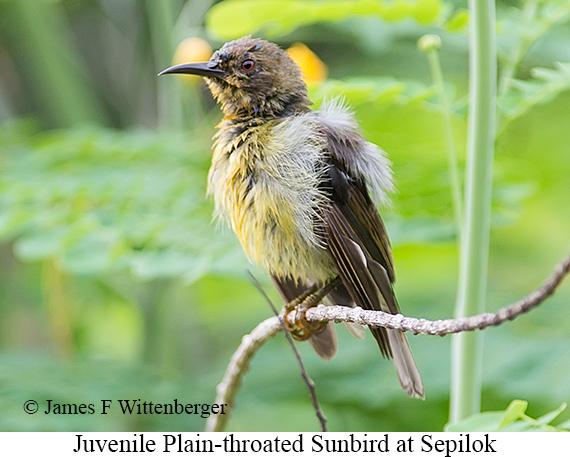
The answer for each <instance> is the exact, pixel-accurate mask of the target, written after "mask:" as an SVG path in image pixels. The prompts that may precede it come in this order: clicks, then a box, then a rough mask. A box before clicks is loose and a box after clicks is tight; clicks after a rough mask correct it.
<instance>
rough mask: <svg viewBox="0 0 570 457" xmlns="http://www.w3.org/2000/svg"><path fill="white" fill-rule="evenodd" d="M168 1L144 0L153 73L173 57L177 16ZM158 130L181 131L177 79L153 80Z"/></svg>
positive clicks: (174, 3) (173, 4) (164, 66)
mask: <svg viewBox="0 0 570 457" xmlns="http://www.w3.org/2000/svg"><path fill="white" fill-rule="evenodd" d="M175 5H177V2H173V1H171V0H147V2H146V9H147V12H148V20H149V23H150V33H151V42H152V48H153V55H154V62H155V64H156V65H157V68H156V69H155V70H156V72H157V73H158V72H159V71H161V70H163V69H165V68H166V67H169V66H170V65H171V63H172V56H173V54H174V49H175V43H174V41H175V40H174V35H175V33H174V18H175V15H176V14H177V13H176V12H175V11H174V6H175ZM156 84H157V103H158V126H159V127H160V128H162V129H174V130H178V129H180V128H181V127H182V97H181V96H180V81H179V80H178V78H157V82H156Z"/></svg>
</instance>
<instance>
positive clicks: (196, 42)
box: [172, 37, 213, 81]
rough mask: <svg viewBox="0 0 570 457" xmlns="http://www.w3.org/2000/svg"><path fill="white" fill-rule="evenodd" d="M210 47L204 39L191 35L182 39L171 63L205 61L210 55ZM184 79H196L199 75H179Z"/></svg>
mask: <svg viewBox="0 0 570 457" xmlns="http://www.w3.org/2000/svg"><path fill="white" fill-rule="evenodd" d="M212 52H213V51H212V48H211V46H210V45H209V44H208V42H207V41H206V40H203V39H202V38H198V37H191V38H186V39H185V40H182V41H181V42H180V44H179V45H178V47H177V48H176V51H175V52H174V57H173V59H172V63H173V65H179V64H182V63H191V62H205V61H207V60H210V57H212ZM181 76H182V77H183V78H184V79H185V80H186V81H198V80H199V79H201V78H200V77H199V76H194V75H181Z"/></svg>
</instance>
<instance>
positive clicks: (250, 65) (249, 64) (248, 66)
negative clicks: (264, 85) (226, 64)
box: [241, 59, 255, 72]
mask: <svg viewBox="0 0 570 457" xmlns="http://www.w3.org/2000/svg"><path fill="white" fill-rule="evenodd" d="M254 68H255V62H254V61H253V60H251V59H247V60H244V61H243V62H242V63H241V69H242V70H243V71H248V72H249V71H251V70H253V69H254Z"/></svg>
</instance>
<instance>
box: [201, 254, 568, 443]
mask: <svg viewBox="0 0 570 457" xmlns="http://www.w3.org/2000/svg"><path fill="white" fill-rule="evenodd" d="M569 272H570V255H568V257H566V258H565V259H564V261H562V262H561V263H560V264H559V265H558V266H557V267H556V269H555V271H554V273H553V274H552V276H551V277H550V278H548V279H547V280H546V281H545V282H544V284H543V285H542V286H541V287H539V288H538V289H536V290H535V291H534V292H532V293H531V294H529V295H527V296H526V297H524V298H523V299H521V300H519V301H517V302H515V303H513V304H511V305H509V306H506V307H504V308H501V309H500V310H499V311H498V312H497V313H482V314H477V315H476V316H471V317H464V318H460V319H444V320H437V321H429V320H427V319H418V318H415V317H405V316H402V315H401V314H395V315H394V314H388V313H384V312H382V311H366V310H363V309H362V308H348V307H345V306H324V305H319V306H317V307H316V308H311V309H309V310H307V312H306V315H305V317H306V318H307V320H309V321H320V322H328V321H333V322H354V323H357V324H363V325H368V326H371V327H374V326H376V327H385V328H391V329H395V330H401V331H404V332H412V333H414V334H418V333H422V334H425V335H440V336H443V335H448V334H450V333H459V332H465V331H471V330H477V329H478V330H483V329H484V328H486V327H489V326H497V325H501V324H502V323H504V322H505V321H507V320H513V319H515V318H516V317H518V316H520V315H521V314H523V313H526V312H527V311H530V310H531V309H532V308H535V307H536V306H538V305H540V304H541V303H542V302H543V301H544V300H546V299H547V298H548V297H549V296H551V295H552V294H553V293H554V292H555V290H556V288H557V287H558V286H559V285H560V283H561V282H562V281H563V280H564V278H565V277H566V276H567V275H568V273H569ZM294 315H295V311H291V312H290V313H288V314H287V316H286V318H287V319H294ZM282 329H283V328H282V324H281V322H280V318H279V317H278V316H274V317H271V318H269V319H266V320H265V321H263V322H261V323H260V324H259V325H258V326H257V327H255V328H254V329H253V331H252V332H251V333H250V334H249V335H245V336H244V337H243V338H242V342H241V344H240V345H239V347H238V349H237V350H236V352H235V353H234V355H233V356H232V358H231V360H230V363H229V365H228V368H227V369H226V373H225V374H224V379H223V380H222V382H221V383H220V384H218V387H217V397H216V400H215V403H217V404H224V403H225V404H227V409H228V413H227V414H213V415H211V416H210V417H209V418H208V421H207V422H206V430H205V431H207V432H217V431H223V430H224V428H225V425H226V423H227V421H228V420H229V413H230V412H231V410H232V409H233V406H234V403H235V397H236V394H237V391H238V390H239V387H240V386H241V383H242V380H243V377H244V375H245V373H246V371H247V370H248V368H249V362H250V361H251V359H252V358H253V356H254V355H255V353H256V352H257V350H258V349H259V348H260V347H261V346H263V345H264V344H265V342H266V341H267V340H268V339H269V338H271V337H273V336H275V335H276V334H277V333H278V332H279V331H281V330H282Z"/></svg>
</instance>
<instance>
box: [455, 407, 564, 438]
mask: <svg viewBox="0 0 570 457" xmlns="http://www.w3.org/2000/svg"><path fill="white" fill-rule="evenodd" d="M566 406H567V405H566V403H562V405H560V406H559V407H558V408H557V409H555V410H554V411H551V412H549V413H546V414H545V415H543V416H540V417H539V418H538V419H533V418H532V417H529V416H527V415H526V414H525V411H526V409H527V407H528V402H527V401H523V400H513V401H512V402H511V403H510V404H509V406H508V407H507V409H506V410H505V411H497V412H486V413H481V414H476V415H474V416H471V417H469V418H467V419H465V420H464V421H461V422H459V423H457V424H453V425H448V426H447V427H446V428H445V431H447V432H529V431H533V432H562V431H570V421H566V422H564V423H563V424H560V425H558V426H553V425H551V422H552V421H553V420H555V419H556V418H557V417H558V416H559V415H560V413H561V412H562V411H564V410H565V409H566Z"/></svg>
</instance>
